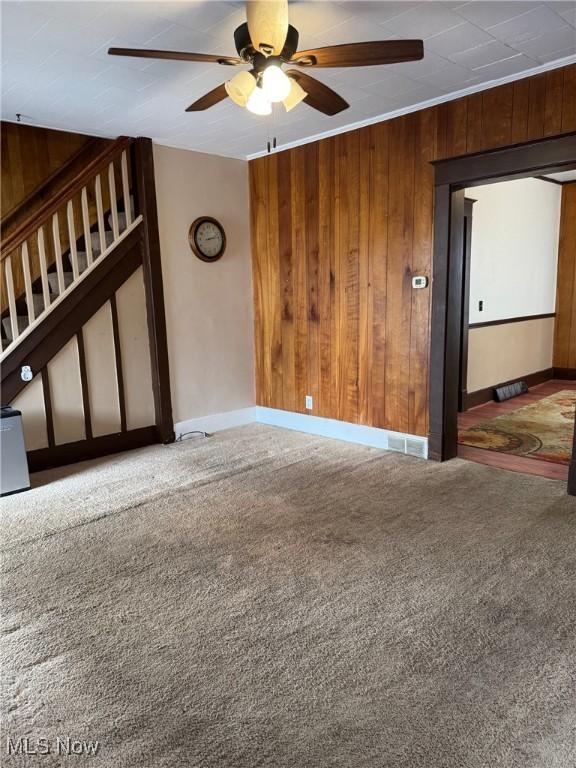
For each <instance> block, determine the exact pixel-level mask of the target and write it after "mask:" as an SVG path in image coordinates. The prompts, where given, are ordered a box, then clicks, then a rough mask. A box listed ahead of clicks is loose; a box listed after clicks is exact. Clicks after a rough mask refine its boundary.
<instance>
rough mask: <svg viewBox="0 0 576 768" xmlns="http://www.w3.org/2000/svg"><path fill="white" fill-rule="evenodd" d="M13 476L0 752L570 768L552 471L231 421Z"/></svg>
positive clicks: (183, 762)
mask: <svg viewBox="0 0 576 768" xmlns="http://www.w3.org/2000/svg"><path fill="white" fill-rule="evenodd" d="M35 485H36V486H37V487H35V488H34V489H33V490H32V491H31V492H29V493H27V494H22V495H19V496H13V497H9V498H7V499H5V500H3V501H2V522H3V535H2V543H3V544H2V545H3V557H2V567H3V575H2V592H3V606H2V607H3V618H2V629H3V636H2V648H1V652H2V666H3V700H2V721H3V734H2V742H1V744H0V749H1V750H2V756H1V757H0V764H1V765H2V766H26V767H28V766H39V767H40V766H41V767H43V768H48V767H49V766H50V768H52V767H53V766H69V765H75V766H78V765H89V766H93V768H103V767H104V766H105V767H106V768H108V767H110V768H112V767H113V768H127V767H130V768H132V766H134V767H136V766H138V768H148V767H150V768H163V767H170V768H181V767H182V766H194V767H195V768H196V767H197V768H256V767H257V766H274V768H329V767H330V768H332V767H338V768H362V767H368V766H369V767H370V768H397V767H398V768H400V766H401V767H402V768H423V767H425V768H569V767H571V766H574V765H576V701H575V698H576V694H575V684H576V501H575V500H574V499H570V498H568V497H567V496H565V488H564V484H561V483H557V482H554V481H549V480H544V479H541V478H537V477H528V476H523V475H520V474H515V473H508V472H504V471H501V470H494V469H491V468H489V467H486V466H481V465H479V464H472V463H467V462H463V461H461V460H456V461H453V462H449V463H447V464H444V465H437V464H433V463H426V462H422V461H419V460H417V459H412V458H409V457H405V456H401V455H398V454H392V453H388V454H386V453H383V452H379V451H377V450H374V449H370V448H363V447H359V446H353V445H347V444H345V443H339V442H335V441H330V440H326V439H322V438H313V437H309V436H306V435H302V434H299V433H294V432H285V431H282V430H278V429H274V428H271V427H264V426H251V427H245V428H240V429H237V430H231V431H230V432H228V433H220V434H219V435H217V436H215V437H213V438H210V439H207V440H200V441H189V442H187V443H185V444H177V445H173V446H168V447H153V448H150V449H144V450H141V451H137V452H134V453H131V454H125V455H122V456H118V457H115V458H111V459H107V460H101V461H98V462H92V463H86V464H83V465H77V466H75V467H72V468H67V469H61V470H57V471H52V472H50V473H45V474H43V475H38V476H36V478H35ZM26 736H27V737H29V738H30V739H31V741H30V742H29V744H31V745H32V746H33V745H34V744H35V743H36V742H35V741H34V739H37V738H41V737H43V738H46V739H47V740H48V742H47V743H48V745H49V748H50V749H51V750H52V751H51V753H50V754H48V755H45V756H36V757H34V756H32V757H30V756H29V757H23V756H16V757H14V756H12V757H9V756H7V754H6V750H7V746H8V744H7V741H6V739H7V737H10V738H11V739H12V740H13V741H15V740H16V739H17V738H18V737H26ZM58 737H60V738H61V739H65V738H66V737H71V738H72V739H75V740H79V741H82V740H86V741H90V740H94V741H96V740H97V741H98V742H99V743H100V746H99V750H98V753H97V755H96V756H92V757H80V756H72V757H67V758H66V757H63V756H62V755H58V754H55V750H56V747H57V742H56V739H57V738H58Z"/></svg>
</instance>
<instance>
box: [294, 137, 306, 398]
mask: <svg viewBox="0 0 576 768" xmlns="http://www.w3.org/2000/svg"><path fill="white" fill-rule="evenodd" d="M291 163H292V164H291V173H290V175H291V180H292V184H291V189H290V196H291V218H292V257H293V259H294V330H295V335H294V394H295V401H296V402H295V410H296V411H298V412H300V413H302V412H305V408H304V400H305V397H306V395H307V394H308V288H307V280H308V270H307V258H306V195H305V190H306V149H305V147H296V149H295V150H294V151H293V153H292V157H291Z"/></svg>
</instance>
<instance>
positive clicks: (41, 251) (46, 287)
mask: <svg viewBox="0 0 576 768" xmlns="http://www.w3.org/2000/svg"><path fill="white" fill-rule="evenodd" d="M38 256H39V258H40V277H41V279H42V294H43V296H44V311H46V310H47V309H48V307H49V306H50V284H49V282H48V267H47V265H46V248H45V247H44V227H40V229H39V230H38Z"/></svg>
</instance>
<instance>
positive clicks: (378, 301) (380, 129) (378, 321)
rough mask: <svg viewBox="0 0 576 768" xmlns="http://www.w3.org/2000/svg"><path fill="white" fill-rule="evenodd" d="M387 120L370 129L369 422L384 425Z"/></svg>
mask: <svg viewBox="0 0 576 768" xmlns="http://www.w3.org/2000/svg"><path fill="white" fill-rule="evenodd" d="M389 127H390V123H379V124H377V125H373V126H371V128H370V132H371V136H372V146H373V153H372V157H371V170H370V175H371V204H372V216H371V217H370V273H371V281H372V369H371V377H370V399H371V418H372V425H373V426H375V427H384V426H386V336H387V334H386V305H387V287H388V286H387V276H388V226H389V217H388V208H389V202H390V200H389V175H388V154H389V153H388V135H389Z"/></svg>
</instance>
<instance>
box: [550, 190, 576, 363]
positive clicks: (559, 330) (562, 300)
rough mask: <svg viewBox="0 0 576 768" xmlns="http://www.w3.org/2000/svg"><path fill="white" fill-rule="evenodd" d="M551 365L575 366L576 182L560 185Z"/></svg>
mask: <svg viewBox="0 0 576 768" xmlns="http://www.w3.org/2000/svg"><path fill="white" fill-rule="evenodd" d="M554 366H555V367H556V368H576V182H575V183H573V184H564V185H563V187H562V208H561V215H560V238H559V243H558V280H557V288H556V319H555V323H554Z"/></svg>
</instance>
